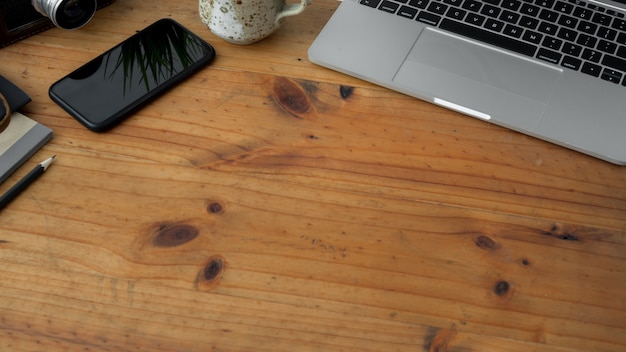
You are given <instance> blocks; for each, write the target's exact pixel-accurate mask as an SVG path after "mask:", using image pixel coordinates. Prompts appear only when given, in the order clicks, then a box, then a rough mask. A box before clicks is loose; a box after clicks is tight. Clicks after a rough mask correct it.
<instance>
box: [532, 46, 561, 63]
mask: <svg viewBox="0 0 626 352" xmlns="http://www.w3.org/2000/svg"><path fill="white" fill-rule="evenodd" d="M562 56H563V55H562V54H560V53H558V52H556V51H552V50H548V49H545V48H541V49H539V51H538V52H537V58H538V59H539V60H543V61H547V62H549V63H551V64H555V65H558V63H559V62H560V61H561V57H562Z"/></svg>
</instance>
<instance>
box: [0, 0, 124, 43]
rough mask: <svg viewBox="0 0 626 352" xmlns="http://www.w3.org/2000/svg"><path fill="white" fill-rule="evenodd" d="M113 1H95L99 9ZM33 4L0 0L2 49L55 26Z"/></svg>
mask: <svg viewBox="0 0 626 352" xmlns="http://www.w3.org/2000/svg"><path fill="white" fill-rule="evenodd" d="M49 1H52V2H54V1H58V2H62V1H63V0H49ZM113 1H114V0H95V2H96V6H97V8H98V9H100V8H103V7H105V6H108V5H110V4H111V3H113ZM33 3H34V1H32V0H0V47H4V46H7V45H9V44H11V43H14V42H16V41H18V40H21V39H24V38H26V37H29V36H31V35H33V34H36V33H39V32H42V31H44V30H46V29H49V28H52V27H54V26H55V23H53V21H52V20H51V19H50V18H48V17H46V16H44V15H43V14H42V13H40V12H38V11H37V9H35V6H34V5H33Z"/></svg>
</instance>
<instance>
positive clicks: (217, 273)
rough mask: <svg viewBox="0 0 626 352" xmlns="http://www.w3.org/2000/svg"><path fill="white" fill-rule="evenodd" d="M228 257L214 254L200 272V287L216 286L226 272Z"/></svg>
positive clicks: (197, 281) (197, 280) (197, 279)
mask: <svg viewBox="0 0 626 352" xmlns="http://www.w3.org/2000/svg"><path fill="white" fill-rule="evenodd" d="M225 268H226V259H224V257H222V256H221V255H214V256H212V257H211V258H209V261H208V262H207V264H206V265H204V267H203V268H202V270H200V272H199V273H198V277H197V278H196V284H197V285H198V288H202V289H210V288H213V287H214V286H216V285H217V284H218V283H219V282H220V280H221V278H222V275H223V274H224V270H225Z"/></svg>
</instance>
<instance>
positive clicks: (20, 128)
mask: <svg viewBox="0 0 626 352" xmlns="http://www.w3.org/2000/svg"><path fill="white" fill-rule="evenodd" d="M0 92H1V93H2V94H3V95H4V97H5V98H6V99H7V101H8V102H9V105H10V107H11V111H13V114H12V115H11V122H10V123H9V126H7V128H6V129H5V130H4V131H2V132H0V183H2V182H4V180H6V179H7V178H8V177H9V176H10V175H11V174H12V173H13V172H14V171H15V170H17V168H19V167H20V166H21V165H22V164H23V163H24V162H25V161H26V160H28V159H29V158H30V157H31V156H33V154H35V152H37V150H39V149H40V148H41V147H42V146H43V145H44V144H46V142H48V141H49V140H50V139H51V138H52V130H51V129H49V128H48V127H46V126H44V125H42V124H40V123H38V122H36V121H34V120H32V119H30V118H28V117H26V116H24V115H22V114H20V113H19V112H15V110H17V109H19V108H21V107H22V106H24V105H26V104H27V103H28V102H30V97H29V96H28V95H26V93H24V92H23V91H22V90H21V89H19V88H18V87H17V86H15V85H14V84H13V83H11V82H10V81H8V80H7V79H6V78H4V77H2V76H0ZM4 113H5V109H4V107H3V106H2V104H0V114H1V115H0V116H3V115H4Z"/></svg>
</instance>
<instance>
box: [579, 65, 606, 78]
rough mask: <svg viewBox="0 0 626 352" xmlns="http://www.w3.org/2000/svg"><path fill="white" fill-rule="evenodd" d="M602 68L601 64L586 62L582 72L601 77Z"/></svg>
mask: <svg viewBox="0 0 626 352" xmlns="http://www.w3.org/2000/svg"><path fill="white" fill-rule="evenodd" d="M601 70H602V67H601V66H600V65H596V64H592V63H591V62H585V63H584V64H583V68H582V69H581V70H580V72H582V73H586V74H588V75H591V76H594V77H599V76H600V71H601Z"/></svg>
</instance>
